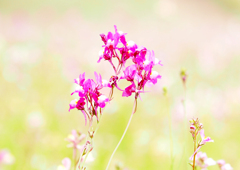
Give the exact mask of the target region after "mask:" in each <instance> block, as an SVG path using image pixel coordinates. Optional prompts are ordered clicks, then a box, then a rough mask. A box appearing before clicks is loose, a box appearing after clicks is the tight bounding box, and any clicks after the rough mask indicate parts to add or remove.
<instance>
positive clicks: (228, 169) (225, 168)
mask: <svg viewBox="0 0 240 170" xmlns="http://www.w3.org/2000/svg"><path fill="white" fill-rule="evenodd" d="M217 164H218V166H219V168H220V169H221V170H233V168H232V166H231V165H230V164H226V163H225V161H224V160H218V161H217Z"/></svg>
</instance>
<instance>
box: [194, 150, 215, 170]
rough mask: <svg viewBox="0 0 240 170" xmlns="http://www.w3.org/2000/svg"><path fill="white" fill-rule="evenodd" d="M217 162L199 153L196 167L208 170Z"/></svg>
mask: <svg viewBox="0 0 240 170" xmlns="http://www.w3.org/2000/svg"><path fill="white" fill-rule="evenodd" d="M215 164H216V161H214V160H213V159H212V158H208V157H207V154H206V153H203V152H198V153H197V154H196V165H197V166H198V167H200V168H201V170H206V169H207V167H209V166H212V165H215Z"/></svg>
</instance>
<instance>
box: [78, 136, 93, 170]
mask: <svg viewBox="0 0 240 170" xmlns="http://www.w3.org/2000/svg"><path fill="white" fill-rule="evenodd" d="M91 143H92V139H91ZM90 147H92V145H89V148H88V151H87V153H86V156H85V158H84V160H83V163H82V165H81V166H80V170H82V168H83V167H84V164H85V162H86V160H87V157H88V154H89V153H90V150H91V148H90Z"/></svg>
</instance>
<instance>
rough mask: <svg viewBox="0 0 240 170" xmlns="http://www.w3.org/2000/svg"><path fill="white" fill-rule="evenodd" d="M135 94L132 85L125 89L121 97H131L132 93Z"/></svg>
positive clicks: (134, 86) (134, 88) (133, 85)
mask: <svg viewBox="0 0 240 170" xmlns="http://www.w3.org/2000/svg"><path fill="white" fill-rule="evenodd" d="M134 92H136V85H135V84H134V83H132V84H131V85H130V86H128V87H126V88H125V90H124V91H123V93H122V96H124V97H128V96H131V95H132V93H134Z"/></svg>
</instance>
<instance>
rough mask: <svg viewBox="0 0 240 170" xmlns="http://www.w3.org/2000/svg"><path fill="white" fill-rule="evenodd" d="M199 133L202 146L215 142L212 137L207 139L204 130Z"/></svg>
mask: <svg viewBox="0 0 240 170" xmlns="http://www.w3.org/2000/svg"><path fill="white" fill-rule="evenodd" d="M199 133H200V136H201V138H202V141H201V143H200V145H205V144H206V143H207V142H214V141H213V140H212V139H211V138H210V137H205V134H204V129H202V130H200V132H199Z"/></svg>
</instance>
